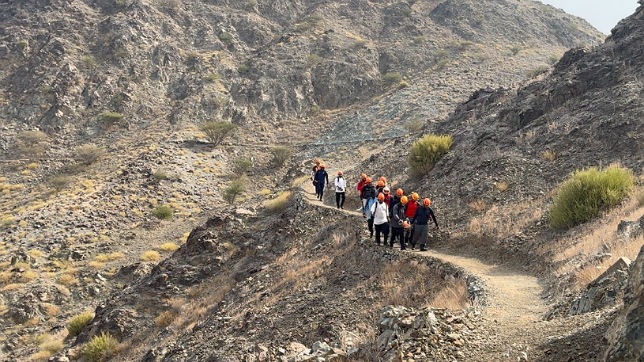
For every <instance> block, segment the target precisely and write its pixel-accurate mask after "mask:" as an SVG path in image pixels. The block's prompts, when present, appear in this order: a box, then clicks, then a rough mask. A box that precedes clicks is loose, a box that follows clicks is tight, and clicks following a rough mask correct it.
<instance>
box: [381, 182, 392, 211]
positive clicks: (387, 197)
mask: <svg viewBox="0 0 644 362" xmlns="http://www.w3.org/2000/svg"><path fill="white" fill-rule="evenodd" d="M390 192H391V189H390V188H389V187H387V186H385V187H384V188H383V189H382V193H383V194H384V195H385V204H387V207H389V208H390V209H391V193H390ZM389 213H390V214H391V211H390V212H389Z"/></svg>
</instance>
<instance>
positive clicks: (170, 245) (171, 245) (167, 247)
mask: <svg viewBox="0 0 644 362" xmlns="http://www.w3.org/2000/svg"><path fill="white" fill-rule="evenodd" d="M177 249H179V245H177V244H175V243H172V242H167V243H163V244H161V245H159V250H162V251H176V250H177Z"/></svg>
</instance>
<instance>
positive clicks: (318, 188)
mask: <svg viewBox="0 0 644 362" xmlns="http://www.w3.org/2000/svg"><path fill="white" fill-rule="evenodd" d="M315 194H316V195H317V196H318V200H322V195H324V182H318V183H316V184H315Z"/></svg>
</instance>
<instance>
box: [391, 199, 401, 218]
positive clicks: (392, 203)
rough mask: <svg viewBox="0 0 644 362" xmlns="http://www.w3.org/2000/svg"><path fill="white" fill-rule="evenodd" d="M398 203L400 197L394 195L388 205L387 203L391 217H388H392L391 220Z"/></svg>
mask: <svg viewBox="0 0 644 362" xmlns="http://www.w3.org/2000/svg"><path fill="white" fill-rule="evenodd" d="M399 203H400V196H398V195H394V196H393V197H392V198H391V201H390V203H389V210H391V215H389V216H390V217H392V218H393V214H394V206H396V204H399Z"/></svg>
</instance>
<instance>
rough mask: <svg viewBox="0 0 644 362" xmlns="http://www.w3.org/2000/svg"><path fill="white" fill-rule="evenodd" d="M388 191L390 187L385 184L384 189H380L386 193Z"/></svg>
mask: <svg viewBox="0 0 644 362" xmlns="http://www.w3.org/2000/svg"><path fill="white" fill-rule="evenodd" d="M389 191H391V189H390V188H389V187H387V186H385V188H384V189H382V192H384V193H386V194H388V193H389Z"/></svg>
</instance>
